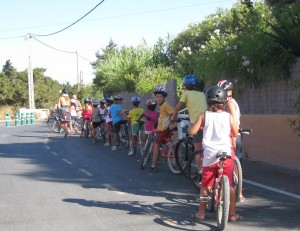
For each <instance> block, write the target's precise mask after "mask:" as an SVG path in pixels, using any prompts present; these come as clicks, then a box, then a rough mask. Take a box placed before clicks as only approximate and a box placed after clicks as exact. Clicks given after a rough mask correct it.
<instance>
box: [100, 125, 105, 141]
mask: <svg viewBox="0 0 300 231" xmlns="http://www.w3.org/2000/svg"><path fill="white" fill-rule="evenodd" d="M104 126H105V125H104V124H102V125H101V126H100V128H101V129H100V132H101V136H102V143H103V144H105V143H106V130H105V127H104Z"/></svg>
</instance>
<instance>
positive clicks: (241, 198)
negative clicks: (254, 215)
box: [238, 195, 246, 203]
mask: <svg viewBox="0 0 300 231" xmlns="http://www.w3.org/2000/svg"><path fill="white" fill-rule="evenodd" d="M245 200H246V198H245V197H244V196H243V195H240V196H239V198H238V202H241V203H243V202H244V201H245Z"/></svg>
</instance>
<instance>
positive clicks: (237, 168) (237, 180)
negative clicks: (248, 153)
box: [233, 156, 243, 202]
mask: <svg viewBox="0 0 300 231" xmlns="http://www.w3.org/2000/svg"><path fill="white" fill-rule="evenodd" d="M233 184H234V189H235V195H236V202H238V201H239V200H240V195H241V192H242V188H243V170H242V165H241V162H240V160H239V158H238V157H237V156H236V157H235V159H234V171H233Z"/></svg>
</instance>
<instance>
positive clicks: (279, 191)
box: [243, 179, 300, 200]
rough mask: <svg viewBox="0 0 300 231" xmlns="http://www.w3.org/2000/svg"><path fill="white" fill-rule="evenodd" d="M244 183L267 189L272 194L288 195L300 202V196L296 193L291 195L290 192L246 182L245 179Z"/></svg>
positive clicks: (249, 181)
mask: <svg viewBox="0 0 300 231" xmlns="http://www.w3.org/2000/svg"><path fill="white" fill-rule="evenodd" d="M243 182H245V183H247V184H251V185H254V186H256V187H259V188H263V189H267V190H270V191H272V192H276V193H280V194H283V195H286V196H289V197H293V198H295V199H298V200H300V195H298V194H295V193H289V192H286V191H283V190H280V189H277V188H273V187H270V186H267V185H263V184H260V183H256V182H254V181H251V180H245V179H243Z"/></svg>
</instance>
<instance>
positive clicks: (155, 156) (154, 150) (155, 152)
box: [151, 143, 159, 167]
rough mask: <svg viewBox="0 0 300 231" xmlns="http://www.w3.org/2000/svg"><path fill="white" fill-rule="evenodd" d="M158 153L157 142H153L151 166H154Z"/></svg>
mask: <svg viewBox="0 0 300 231" xmlns="http://www.w3.org/2000/svg"><path fill="white" fill-rule="evenodd" d="M158 154H159V144H157V143H154V145H153V159H152V165H151V166H152V167H156V165H157V160H158Z"/></svg>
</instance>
